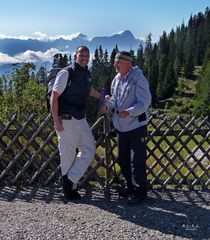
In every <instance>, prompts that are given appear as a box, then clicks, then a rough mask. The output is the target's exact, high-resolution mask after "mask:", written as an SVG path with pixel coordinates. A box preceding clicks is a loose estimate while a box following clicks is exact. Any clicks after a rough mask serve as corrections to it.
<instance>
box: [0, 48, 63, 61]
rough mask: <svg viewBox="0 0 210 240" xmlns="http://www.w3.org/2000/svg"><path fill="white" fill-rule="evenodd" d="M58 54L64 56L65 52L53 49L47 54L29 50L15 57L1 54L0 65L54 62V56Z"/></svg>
mask: <svg viewBox="0 0 210 240" xmlns="http://www.w3.org/2000/svg"><path fill="white" fill-rule="evenodd" d="M56 53H62V54H64V53H65V52H61V51H60V50H58V49H56V48H51V49H49V50H47V51H46V52H41V51H37V52H35V51H31V50H27V51H25V52H24V53H21V54H18V55H15V56H10V55H8V54H4V53H1V52H0V64H7V63H11V64H13V63H20V62H45V61H50V62H51V61H52V59H53V56H54V55H55V54H56Z"/></svg>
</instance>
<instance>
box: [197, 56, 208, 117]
mask: <svg viewBox="0 0 210 240" xmlns="http://www.w3.org/2000/svg"><path fill="white" fill-rule="evenodd" d="M196 100H197V102H196V109H195V114H196V115H197V116H208V117H210V60H209V61H208V62H207V63H206V64H205V68H204V70H203V73H202V74H201V76H200V78H199V80H198V84H197V88H196Z"/></svg>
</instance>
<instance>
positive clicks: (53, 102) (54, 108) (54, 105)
mask: <svg viewBox="0 0 210 240" xmlns="http://www.w3.org/2000/svg"><path fill="white" fill-rule="evenodd" d="M59 96H60V93H58V92H55V91H52V95H51V98H50V106H51V112H52V116H53V120H54V125H55V130H56V131H58V132H61V131H63V130H64V128H63V126H62V121H61V119H60V117H59V115H58V98H59Z"/></svg>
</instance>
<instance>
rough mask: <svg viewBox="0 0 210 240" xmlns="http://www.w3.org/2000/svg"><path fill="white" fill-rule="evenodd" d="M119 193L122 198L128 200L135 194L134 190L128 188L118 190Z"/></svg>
mask: <svg viewBox="0 0 210 240" xmlns="http://www.w3.org/2000/svg"><path fill="white" fill-rule="evenodd" d="M117 192H118V194H119V196H120V197H124V198H126V197H129V196H131V195H132V194H133V193H134V190H133V189H130V188H127V187H126V188H121V189H118V190H117Z"/></svg>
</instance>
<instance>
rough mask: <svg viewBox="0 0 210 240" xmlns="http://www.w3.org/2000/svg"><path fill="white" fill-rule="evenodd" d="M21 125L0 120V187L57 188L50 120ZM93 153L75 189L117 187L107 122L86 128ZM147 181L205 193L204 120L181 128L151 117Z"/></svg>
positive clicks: (207, 133) (208, 128)
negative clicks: (89, 185) (93, 144)
mask: <svg viewBox="0 0 210 240" xmlns="http://www.w3.org/2000/svg"><path fill="white" fill-rule="evenodd" d="M21 122H23V123H22V124H21V123H20V121H18V119H17V116H16V115H13V116H12V117H11V118H10V119H9V120H8V121H7V122H6V123H5V122H3V121H1V120H0V184H22V185H30V184H35V183H36V184H41V185H49V184H50V183H55V182H58V178H59V175H60V160H59V152H58V148H57V137H56V133H55V130H54V127H53V122H52V119H51V116H50V115H48V116H47V117H46V118H43V120H39V121H38V120H37V119H36V117H35V116H33V115H30V116H28V117H25V120H24V121H21ZM92 131H93V133H94V136H95V140H96V146H97V151H96V154H95V157H94V159H93V161H92V164H91V166H90V167H89V168H88V171H87V172H86V174H85V176H84V177H83V178H82V179H81V181H80V185H84V184H87V183H91V182H93V183H94V184H96V185H99V186H102V187H106V188H109V187H112V186H114V185H116V184H121V183H122V181H123V177H122V175H121V171H120V167H119V165H118V164H117V141H116V137H115V136H114V134H113V129H112V128H111V127H110V120H109V116H106V115H105V116H101V117H100V118H99V119H98V120H97V121H96V122H95V123H94V124H93V126H92ZM147 152H148V158H147V178H148V185H150V187H153V186H160V187H161V188H165V187H175V188H181V187H183V186H187V187H189V188H192V189H194V188H197V187H199V188H201V189H209V186H210V178H209V176H210V156H209V155H210V123H209V120H208V118H207V117H206V118H204V119H203V120H200V121H198V120H196V119H195V118H192V119H191V120H190V121H188V122H186V121H184V120H183V119H182V117H181V116H177V117H176V118H175V119H174V120H173V121H169V120H168V119H167V117H164V118H155V117H154V116H151V117H150V119H149V124H148V138H147Z"/></svg>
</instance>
